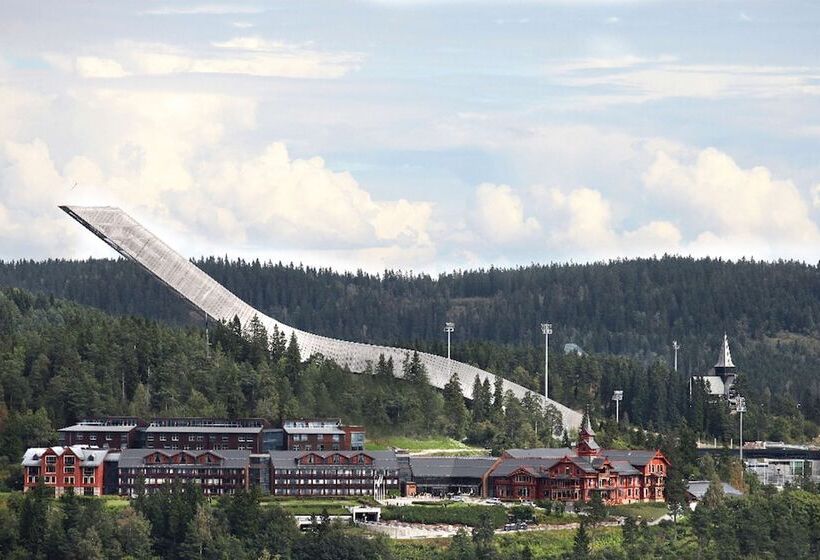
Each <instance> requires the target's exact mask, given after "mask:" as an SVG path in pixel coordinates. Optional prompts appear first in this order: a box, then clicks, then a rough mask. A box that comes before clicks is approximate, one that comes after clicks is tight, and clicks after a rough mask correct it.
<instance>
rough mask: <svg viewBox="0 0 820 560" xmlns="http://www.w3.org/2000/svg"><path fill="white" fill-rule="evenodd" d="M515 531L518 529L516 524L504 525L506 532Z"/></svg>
mask: <svg viewBox="0 0 820 560" xmlns="http://www.w3.org/2000/svg"><path fill="white" fill-rule="evenodd" d="M515 529H516V525H515V523H507V524H506V525H504V530H505V531H515Z"/></svg>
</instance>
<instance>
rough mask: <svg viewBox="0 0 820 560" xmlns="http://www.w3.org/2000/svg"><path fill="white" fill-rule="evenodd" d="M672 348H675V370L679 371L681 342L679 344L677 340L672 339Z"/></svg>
mask: <svg viewBox="0 0 820 560" xmlns="http://www.w3.org/2000/svg"><path fill="white" fill-rule="evenodd" d="M672 348H674V349H675V371H676V372H677V371H678V350H680V344H678V341H677V340H673V341H672Z"/></svg>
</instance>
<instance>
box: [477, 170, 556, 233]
mask: <svg viewBox="0 0 820 560" xmlns="http://www.w3.org/2000/svg"><path fill="white" fill-rule="evenodd" d="M473 224H474V227H475V229H476V230H477V231H478V232H479V233H480V234H481V235H482V237H484V238H485V239H486V240H488V241H490V242H492V243H496V244H501V245H503V244H506V243H511V242H515V241H520V240H523V239H528V238H531V237H533V236H534V235H536V234H538V232H539V231H540V230H541V226H540V225H539V223H538V221H537V220H536V219H535V218H533V217H527V216H525V215H524V205H523V203H522V201H521V198H520V197H519V196H518V194H516V193H515V192H513V190H512V189H511V188H510V187H509V186H508V185H493V184H490V183H484V184H482V185H479V187H478V189H476V207H475V214H474V216H473Z"/></svg>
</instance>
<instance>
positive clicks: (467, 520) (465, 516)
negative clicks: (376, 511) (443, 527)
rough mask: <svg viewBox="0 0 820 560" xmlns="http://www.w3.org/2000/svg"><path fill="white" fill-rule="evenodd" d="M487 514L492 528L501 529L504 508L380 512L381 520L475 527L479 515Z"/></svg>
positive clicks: (402, 508)
mask: <svg viewBox="0 0 820 560" xmlns="http://www.w3.org/2000/svg"><path fill="white" fill-rule="evenodd" d="M482 513H487V514H489V517H490V521H491V523H492V525H493V527H495V528H498V527H502V526H503V525H504V524H505V523H506V522H507V510H506V508H504V506H472V505H470V506H466V505H451V506H449V507H447V506H440V505H436V506H418V505H409V506H397V507H396V506H393V507H387V508H384V509H383V510H382V519H386V520H393V519H394V520H398V521H405V522H407V523H426V524H432V523H450V524H453V525H469V526H470V527H475V526H476V525H478V524H479V522H480V521H481V514H482Z"/></svg>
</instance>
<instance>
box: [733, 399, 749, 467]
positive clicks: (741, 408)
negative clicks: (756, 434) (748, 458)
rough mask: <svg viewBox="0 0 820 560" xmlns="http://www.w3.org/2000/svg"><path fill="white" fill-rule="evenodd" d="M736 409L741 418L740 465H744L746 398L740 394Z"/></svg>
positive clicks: (736, 401)
mask: <svg viewBox="0 0 820 560" xmlns="http://www.w3.org/2000/svg"><path fill="white" fill-rule="evenodd" d="M735 410H736V411H737V415H738V417H739V418H740V466H741V467H742V466H743V413H744V412H746V399H745V398H744V397H741V396H739V395H738V397H737V398H736V399H735Z"/></svg>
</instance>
